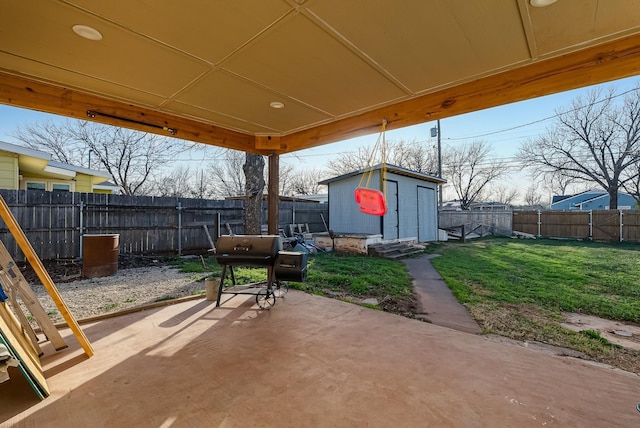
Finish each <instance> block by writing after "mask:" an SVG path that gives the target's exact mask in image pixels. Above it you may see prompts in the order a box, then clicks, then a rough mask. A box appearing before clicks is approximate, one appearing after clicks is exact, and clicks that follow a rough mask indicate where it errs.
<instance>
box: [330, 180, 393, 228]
mask: <svg viewBox="0 0 640 428" xmlns="http://www.w3.org/2000/svg"><path fill="white" fill-rule="evenodd" d="M360 177H361V176H360V175H357V176H355V177H349V178H346V179H344V180H340V181H336V182H334V183H330V184H329V228H330V229H331V230H333V231H334V232H336V233H368V234H372V235H375V234H379V233H382V231H381V220H380V217H378V216H374V215H368V214H363V213H361V212H360V209H359V208H358V204H356V201H355V199H354V198H353V193H354V192H355V190H356V188H357V187H358V183H359V182H360ZM379 177H380V176H379V175H378V172H377V171H374V173H373V176H372V177H371V182H370V184H369V187H370V188H377V187H378V183H379V180H380V178H379Z"/></svg>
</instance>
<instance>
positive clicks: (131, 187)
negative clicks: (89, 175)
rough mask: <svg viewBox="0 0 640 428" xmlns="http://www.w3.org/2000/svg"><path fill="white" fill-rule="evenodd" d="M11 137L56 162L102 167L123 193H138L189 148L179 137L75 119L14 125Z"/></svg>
mask: <svg viewBox="0 0 640 428" xmlns="http://www.w3.org/2000/svg"><path fill="white" fill-rule="evenodd" d="M13 136H14V138H16V139H17V140H19V141H21V142H22V143H24V144H25V145H27V146H28V147H31V148H33V149H37V150H41V151H45V152H48V153H51V154H52V156H53V158H54V159H55V160H57V161H60V162H63V163H66V164H73V165H78V166H80V165H86V166H87V167H90V168H96V167H100V168H104V169H105V170H106V171H107V172H108V173H109V174H111V176H112V177H113V180H114V181H115V183H116V184H117V185H118V186H120V189H121V191H122V192H123V193H124V194H126V195H135V194H140V193H142V192H143V191H144V189H145V186H147V185H148V180H149V179H150V178H151V176H152V174H153V173H157V172H160V171H162V169H163V168H164V167H165V166H166V165H167V163H168V162H169V161H170V160H172V159H175V157H176V156H177V155H178V154H179V153H181V152H183V151H185V150H187V149H188V147H189V146H188V145H187V144H186V143H184V142H183V141H181V140H175V139H168V138H164V137H160V136H158V135H156V134H147V133H143V132H138V131H132V130H129V129H123V128H117V127H114V126H108V125H101V124H97V123H93V122H87V121H79V120H66V121H65V122H63V123H62V124H61V125H58V124H55V123H54V122H45V123H36V124H34V125H27V126H24V127H18V128H17V130H16V131H15V132H14V133H13ZM91 154H93V162H92V164H91V165H89V158H90V156H91ZM85 160H86V163H85Z"/></svg>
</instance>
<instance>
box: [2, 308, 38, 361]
mask: <svg viewBox="0 0 640 428" xmlns="http://www.w3.org/2000/svg"><path fill="white" fill-rule="evenodd" d="M0 317H2V319H3V320H4V322H5V324H7V326H8V327H9V328H10V329H11V333H13V335H14V336H15V337H16V339H17V340H19V341H20V344H21V345H22V347H23V348H24V349H25V350H27V351H29V357H30V358H31V360H32V361H33V362H34V363H37V364H40V360H39V359H38V357H39V356H40V352H41V351H40V350H39V349H40V347H39V346H38V347H35V346H33V342H32V341H31V338H30V337H29V335H28V334H27V333H26V332H25V330H24V329H23V328H22V327H21V326H20V321H19V320H18V319H17V318H16V316H15V315H14V313H13V312H11V310H10V309H9V307H8V306H7V303H6V302H3V303H0Z"/></svg>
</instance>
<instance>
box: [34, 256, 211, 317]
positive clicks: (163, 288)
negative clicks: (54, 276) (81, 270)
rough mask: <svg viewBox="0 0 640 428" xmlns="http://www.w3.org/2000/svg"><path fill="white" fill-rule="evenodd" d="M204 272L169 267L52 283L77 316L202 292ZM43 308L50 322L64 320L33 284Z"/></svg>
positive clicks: (38, 287)
mask: <svg viewBox="0 0 640 428" xmlns="http://www.w3.org/2000/svg"><path fill="white" fill-rule="evenodd" d="M204 276H205V275H204V274H193V273H180V272H179V271H178V270H177V269H174V268H172V267H170V266H148V267H140V268H132V269H124V270H119V271H118V272H117V273H116V274H115V275H112V276H108V277H102V278H91V279H83V280H79V281H73V282H65V283H56V288H57V289H58V291H59V292H60V294H61V295H62V298H63V299H64V301H65V303H66V305H67V307H68V308H69V311H70V312H71V314H72V315H73V316H74V317H75V318H76V319H77V320H81V319H83V318H88V317H93V316H96V315H103V314H106V313H110V312H118V311H122V310H124V309H129V308H132V307H135V306H141V305H145V304H149V303H154V302H159V301H164V300H171V299H176V298H179V297H186V296H192V295H194V294H203V293H204V289H205V285H204ZM32 288H33V291H34V292H35V293H36V295H37V296H38V299H39V300H40V302H41V303H42V306H43V307H44V309H45V311H46V312H47V313H48V314H49V316H50V317H51V319H52V320H53V321H54V322H63V321H64V319H63V318H62V315H60V313H59V311H58V310H57V308H56V306H55V304H54V303H53V300H51V297H50V296H49V294H48V293H47V292H46V290H45V288H44V287H43V286H42V285H40V284H37V285H33V286H32Z"/></svg>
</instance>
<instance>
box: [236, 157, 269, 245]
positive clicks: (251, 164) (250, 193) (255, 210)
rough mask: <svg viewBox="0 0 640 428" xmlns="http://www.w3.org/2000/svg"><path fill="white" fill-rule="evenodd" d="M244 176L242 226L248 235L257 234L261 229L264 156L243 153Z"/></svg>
mask: <svg viewBox="0 0 640 428" xmlns="http://www.w3.org/2000/svg"><path fill="white" fill-rule="evenodd" d="M242 169H243V171H244V176H245V195H246V198H247V199H246V202H245V207H244V228H245V233H246V234H249V235H259V234H260V232H261V229H262V194H263V192H264V186H265V180H264V157H263V156H262V155H256V154H253V153H247V154H246V155H245V163H244V165H243V166H242Z"/></svg>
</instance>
